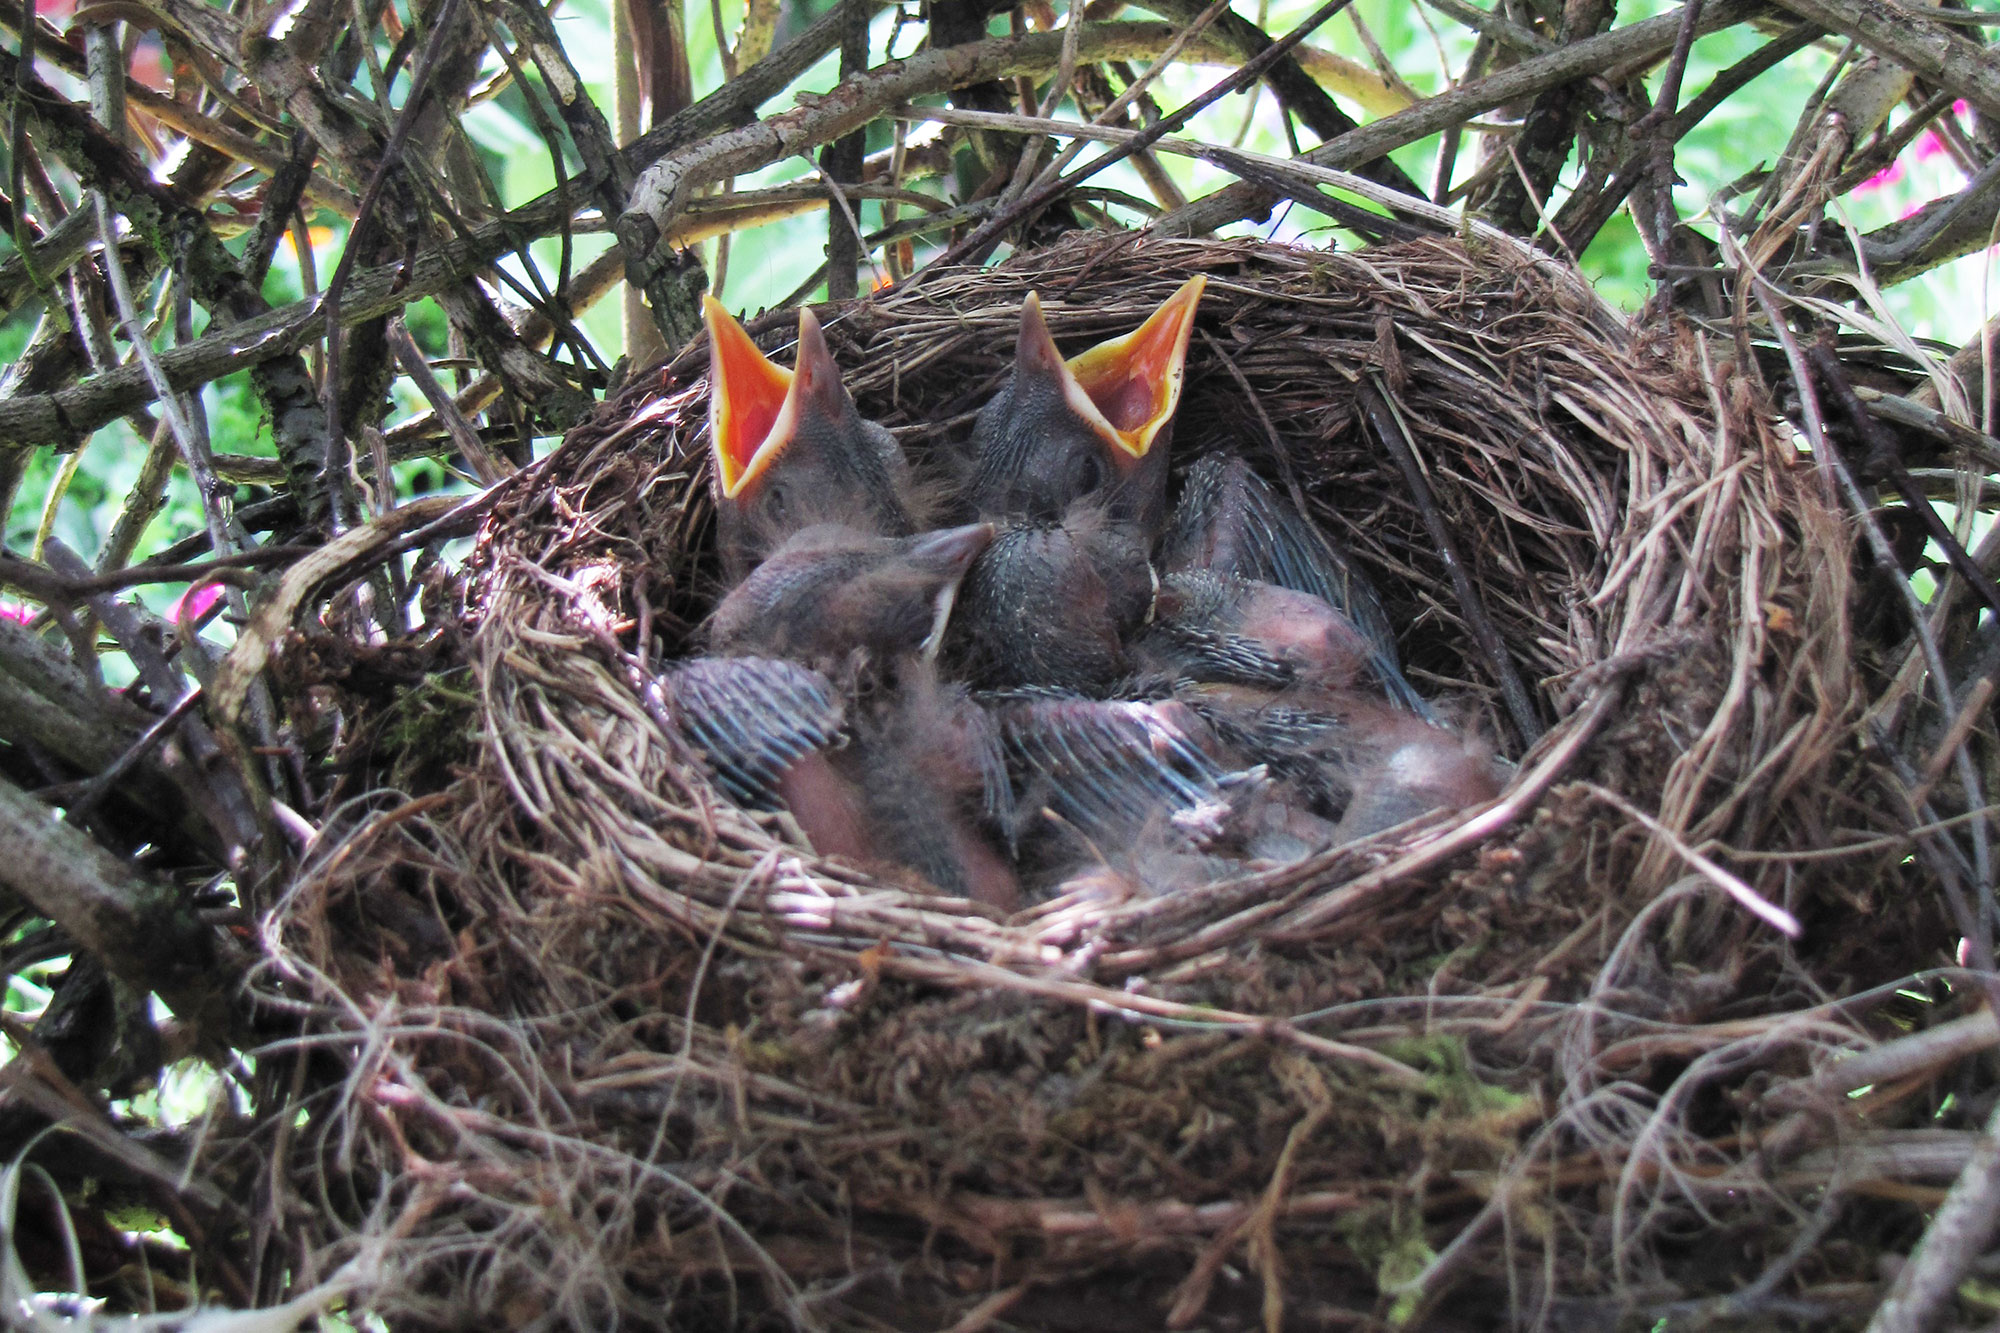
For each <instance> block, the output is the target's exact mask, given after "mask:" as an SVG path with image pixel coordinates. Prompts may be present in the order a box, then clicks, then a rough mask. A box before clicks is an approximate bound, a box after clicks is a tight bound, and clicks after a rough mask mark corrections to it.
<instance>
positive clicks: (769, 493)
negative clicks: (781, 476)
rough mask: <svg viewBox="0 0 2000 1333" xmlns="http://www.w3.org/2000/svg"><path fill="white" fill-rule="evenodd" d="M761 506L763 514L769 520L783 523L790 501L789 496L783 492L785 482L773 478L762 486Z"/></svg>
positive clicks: (790, 504) (788, 510)
mask: <svg viewBox="0 0 2000 1333" xmlns="http://www.w3.org/2000/svg"><path fill="white" fill-rule="evenodd" d="M761 507H762V508H763V510H764V516H765V517H766V518H768V519H769V520H771V522H773V523H783V522H784V521H785V516H786V515H787V514H788V513H789V512H790V510H791V507H792V503H791V497H790V496H789V495H787V494H786V493H785V484H784V483H783V482H781V481H778V480H776V479H773V480H772V481H771V482H769V483H768V484H767V485H766V486H765V487H764V495H763V503H762V506H761Z"/></svg>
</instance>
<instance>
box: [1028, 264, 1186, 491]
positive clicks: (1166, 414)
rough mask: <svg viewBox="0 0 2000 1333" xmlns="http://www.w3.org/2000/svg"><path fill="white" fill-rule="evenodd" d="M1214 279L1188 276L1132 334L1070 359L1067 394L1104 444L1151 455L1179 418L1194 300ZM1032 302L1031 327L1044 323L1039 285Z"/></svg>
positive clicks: (1135, 455)
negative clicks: (1156, 441) (1163, 430)
mask: <svg viewBox="0 0 2000 1333" xmlns="http://www.w3.org/2000/svg"><path fill="white" fill-rule="evenodd" d="M1207 286H1208V279H1207V277H1206V276H1203V275H1200V274H1197V275H1196V276H1194V277H1192V278H1189V279H1188V280H1187V281H1186V282H1184V283H1182V284H1181V288H1180V290H1179V291H1177V292H1175V293H1174V294H1173V295H1172V296H1169V297H1168V298H1167V299H1166V303H1165V304H1163V305H1162V306H1161V307H1160V308H1159V309H1158V310H1155V311H1154V312H1153V313H1152V315H1151V316H1149V317H1148V318H1147V320H1146V322H1145V323H1144V324H1141V325H1140V326H1139V327H1138V328H1136V329H1134V330H1133V331H1132V332H1131V333H1128V334H1126V335H1125V336H1124V337H1122V338H1113V339H1111V340H1110V341H1109V342H1101V343H1099V344H1097V346H1095V347H1093V348H1091V349H1090V350H1089V351H1087V352H1084V353H1081V354H1080V355H1077V356H1073V357H1071V358H1070V359H1069V360H1068V361H1067V362H1065V363H1064V369H1065V370H1066V371H1067V372H1068V373H1067V374H1066V375H1065V376H1064V380H1065V383H1064V394H1065V396H1066V397H1067V399H1068V401H1069V405H1070V407H1071V408H1072V409H1074V410H1075V412H1076V414H1077V415H1078V416H1080V417H1082V418H1083V419H1084V420H1085V421H1087V422H1089V423H1090V425H1091V426H1092V427H1093V428H1094V429H1095V430H1096V431H1097V433H1098V434H1099V435H1100V436H1102V437H1103V439H1104V442H1105V444H1107V445H1109V446H1111V447H1112V448H1115V449H1117V450H1119V451H1121V452H1123V453H1124V454H1126V455H1127V456H1129V457H1131V458H1134V459H1139V458H1144V457H1145V456H1146V451H1147V450H1148V449H1150V448H1152V446H1153V438H1154V437H1155V436H1157V435H1158V434H1159V433H1160V430H1161V428H1162V427H1164V426H1165V425H1166V424H1167V423H1168V422H1169V421H1172V420H1173V418H1174V409H1175V408H1177V407H1179V406H1180V401H1181V380H1182V378H1183V376H1184V373H1185V369H1186V365H1187V348H1188V338H1189V337H1190V336H1192V334H1193V333H1194V312H1195V307H1196V306H1198V305H1199V304H1200V303H1201V294H1202V290H1203V289H1204V288H1206V287H1207ZM1028 305H1029V311H1028V312H1025V313H1024V317H1023V325H1024V327H1025V326H1026V325H1027V324H1030V323H1032V324H1035V325H1040V324H1041V301H1040V299H1039V298H1038V297H1036V296H1035V294H1034V293H1032V292H1030V293H1029V294H1028ZM1044 328H1045V326H1044ZM1024 336H1025V335H1024ZM1044 336H1046V331H1045V332H1044Z"/></svg>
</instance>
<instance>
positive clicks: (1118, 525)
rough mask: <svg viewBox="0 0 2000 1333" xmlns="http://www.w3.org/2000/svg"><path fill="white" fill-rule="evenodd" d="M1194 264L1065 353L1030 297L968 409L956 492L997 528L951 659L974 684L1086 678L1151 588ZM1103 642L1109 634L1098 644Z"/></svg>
mask: <svg viewBox="0 0 2000 1333" xmlns="http://www.w3.org/2000/svg"><path fill="white" fill-rule="evenodd" d="M1204 283H1205V279H1203V278H1200V277H1196V278H1193V279H1191V280H1189V281H1188V282H1187V283H1186V284H1185V285H1183V286H1182V287H1181V289H1180V290H1179V291H1177V292H1175V293H1174V295H1173V296H1171V297H1169V298H1168V300H1167V301H1166V303H1165V304H1164V305H1162V306H1161V307H1160V308H1159V309H1158V310H1156V311H1155V312H1154V313H1153V315H1152V316H1151V317H1150V318H1148V319H1147V320H1146V322H1145V323H1144V324H1142V325H1141V326H1140V327H1139V328H1138V329H1136V330H1135V331H1133V332H1132V333H1130V334H1128V335H1126V336H1124V337H1122V338H1115V339H1112V340H1111V341H1109V342H1104V343H1100V344H1098V345H1097V346H1096V347H1093V348H1091V349H1090V350H1088V351H1086V352H1084V353H1082V354H1080V355H1078V356H1075V357H1072V358H1070V359H1068V360H1064V359H1063V357H1062V354H1061V353H1060V352H1059V351H1057V350H1056V345H1055V340H1054V339H1053V338H1052V337H1051V336H1050V334H1049V329H1048V325H1047V323H1046V322H1045V321H1044V320H1043V318H1042V310H1041V303H1040V301H1039V300H1038V299H1037V298H1036V297H1035V296H1034V295H1033V294H1032V293H1031V294H1030V295H1029V297H1028V299H1027V301H1026V303H1025V304H1024V305H1023V307H1022V311H1021V331H1020V336H1019V338H1018V340H1017V343H1016V346H1015V353H1014V372H1013V375H1012V377H1011V378H1010V379H1009V380H1008V382H1007V383H1006V385H1004V386H1003V387H1002V388H1001V390H1000V392H999V393H998V394H997V395H996V396H995V397H994V399H993V401H992V402H990V403H988V404H987V405H986V407H985V408H984V409H982V410H981V411H980V413H979V417H978V420H977V421H976V422H975V423H974V426H973V432H972V440H971V448H972V454H973V457H972V466H971V475H970V479H969V483H968V487H967V498H968V500H969V501H970V503H971V504H972V506H973V507H974V508H975V509H976V510H977V511H978V513H979V514H980V515H981V516H982V517H988V518H992V519H994V520H995V521H996V522H998V523H999V524H1000V525H1001V527H1002V531H1001V534H1000V536H999V537H998V538H996V539H995V541H994V544H993V547H992V549H991V550H990V551H989V552H988V553H987V555H986V556H985V557H984V558H982V559H981V560H980V561H979V563H978V564H977V565H975V566H974V567H973V570H972V573H971V574H970V575H969V576H968V577H967V579H966V586H965V590H964V596H963V599H962V602H961V612H960V620H959V632H958V634H957V637H956V643H955V648H956V650H957V651H956V658H957V660H958V661H959V662H960V663H961V664H962V666H963V667H964V669H965V670H966V671H967V672H968V673H969V674H970V675H971V677H972V678H973V679H974V680H975V681H977V682H978V683H980V684H982V685H987V686H992V687H1012V686H1019V685H1052V686H1058V687H1061V688H1066V689H1077V690H1095V689H1101V688H1103V687H1104V686H1106V685H1108V684H1110V682H1111V681H1112V680H1114V679H1115V678H1116V677H1117V676H1119V675H1120V674H1122V673H1123V671H1124V669H1125V663H1124V659H1123V655H1122V652H1121V651H1120V650H1119V649H1118V647H1117V645H1118V644H1119V643H1120V641H1121V640H1122V639H1123V637H1124V636H1125V635H1126V634H1127V633H1128V632H1129V631H1131V630H1132V629H1133V628H1135V627H1136V626H1137V625H1138V624H1140V623H1141V622H1142V621H1143V620H1144V619H1145V616H1146V613H1147V611H1148V610H1149V608H1150V606H1151V603H1152V594H1153V588H1154V578H1153V570H1152V565H1151V562H1150V560H1149V555H1150V552H1151V549H1152V544H1153V541H1154V539H1155V537H1157V535H1158V533H1159V527H1160V524H1161V522H1162V521H1164V518H1165V514H1166V476H1167V472H1166V459H1167V442H1168V438H1169V436H1170V435H1171V431H1172V425H1173V415H1174V411H1175V409H1176V408H1177V407H1178V406H1179V403H1180V393H1181V381H1182V377H1183V373H1184V366H1185V361H1186V356H1187V346H1188V339H1189V337H1190V335H1191V333H1192V330H1193V327H1194V313H1195V308H1196V305H1197V303H1198V302H1199V301H1200V299H1201V292H1202V288H1203V286H1204ZM1107 645H1108V647H1107Z"/></svg>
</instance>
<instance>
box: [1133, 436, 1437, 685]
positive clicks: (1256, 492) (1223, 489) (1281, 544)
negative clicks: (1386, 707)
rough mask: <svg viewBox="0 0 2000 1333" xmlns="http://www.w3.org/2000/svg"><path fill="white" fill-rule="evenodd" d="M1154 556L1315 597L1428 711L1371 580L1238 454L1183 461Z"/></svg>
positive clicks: (1376, 670)
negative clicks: (1175, 498) (1401, 662)
mask: <svg viewBox="0 0 2000 1333" xmlns="http://www.w3.org/2000/svg"><path fill="white" fill-rule="evenodd" d="M1160 563H1161V565H1162V567H1163V568H1165V569H1167V570H1168V571H1170V572H1182V571H1190V570H1208V571H1210V572H1212V573H1215V574H1220V575H1228V576H1234V577H1236V578H1240V579H1247V580H1251V581H1253V582H1257V583H1266V584H1272V585H1275V586H1277V587H1280V588H1289V589H1291V590H1293V591H1295V592H1300V593H1305V594H1309V595H1311V596H1313V597H1317V598H1319V599H1320V600H1321V601H1322V602H1323V603H1325V604H1326V605H1327V606H1329V607H1331V608H1332V609H1333V610H1334V611H1335V612H1337V613H1338V614H1340V615H1341V616H1342V617H1344V618H1345V619H1346V621H1347V623H1348V624H1350V625H1352V626H1353V627H1354V628H1355V629H1356V630H1357V631H1359V633H1360V635H1361V637H1362V639H1363V640H1364V641H1365V642H1366V643H1367V645H1368V649H1369V654H1368V667H1369V671H1370V673H1371V674H1372V675H1373V677H1374V680H1375V683H1376V684H1377V685H1378V686H1380V687H1381V688H1382V690H1383V691H1384V692H1385V693H1387V694H1388V696H1389V697H1390V698H1391V699H1393V700H1395V701H1396V702H1397V703H1398V704H1399V705H1401V706H1402V707H1405V708H1408V709H1410V710H1411V711H1412V712H1415V713H1417V714H1418V715H1419V716H1423V717H1430V716H1431V715H1432V714H1431V710H1430V706H1429V704H1427V703H1425V701H1424V699H1423V697H1422V696H1421V695H1419V694H1418V693H1417V692H1416V691H1415V690H1414V689H1412V688H1411V686H1410V683H1409V681H1408V680H1407V679H1405V678H1404V676H1403V673H1402V669H1401V668H1400V667H1399V666H1398V664H1397V657H1396V635H1395V630H1394V627H1393V626H1391V625H1390V623H1389V617H1388V614H1387V613H1386V612H1385V611H1383V609H1382V602H1381V599H1380V598H1379V597H1378V596H1377V595H1376V592H1375V589H1374V588H1373V586H1371V585H1370V584H1369V582H1368V580H1367V578H1366V577H1365V576H1364V575H1363V574H1362V573H1361V571H1360V570H1359V569H1358V568H1357V567H1356V566H1355V564H1354V562H1353V560H1352V559H1351V558H1350V557H1348V556H1347V555H1345V554H1344V553H1343V552H1341V551H1340V550H1339V549H1338V548H1337V547H1335V546H1334V544H1333V543H1332V542H1331V541H1330V540H1328V539H1327V538H1326V537H1325V536H1324V535H1323V534H1322V533H1321V532H1320V531H1319V529H1317V528H1316V527H1314V526H1313V525H1312V524H1311V523H1309V522H1307V521H1306V519H1305V516H1304V515H1302V514H1300V513H1299V512H1298V510H1296V509H1294V508H1293V507H1292V506H1291V504H1290V503H1289V502H1287V501H1286V500H1285V499H1284V498H1283V497H1282V496H1280V495H1279V494H1278V493H1277V492H1276V491H1274V490H1272V489H1271V487H1270V486H1269V485H1268V484H1267V483H1266V482H1265V481H1264V479H1263V478H1262V477H1259V476H1258V475H1257V474H1256V473H1255V472H1254V471H1252V470H1251V468H1250V465H1249V464H1248V463H1245V462H1244V461H1243V460H1242V459H1241V458H1236V457H1229V456H1224V455H1221V454H1208V455H1205V456H1204V457H1202V458H1200V459H1198V460H1196V462H1195V463H1194V464H1193V465H1192V466H1191V467H1189V468H1188V470H1187V475H1186V477H1185V478H1184V479H1183V481H1182V486H1181V498H1180V502H1179V503H1178V504H1176V505H1175V506H1174V512H1173V517H1172V519H1171V520H1170V521H1169V523H1168V525H1167V531H1166V534H1165V536H1164V538H1163V539H1162V541H1161V544H1160Z"/></svg>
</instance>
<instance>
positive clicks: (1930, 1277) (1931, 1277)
mask: <svg viewBox="0 0 2000 1333" xmlns="http://www.w3.org/2000/svg"><path fill="white" fill-rule="evenodd" d="M1996 1223H2000V1108H1995V1110H1994V1111H1993V1114H1992V1115H1991V1116H1989V1117H1988V1118H1987V1121H1986V1129H1985V1132H1984V1133H1982V1134H1981V1135H1980V1136H1979V1142H1978V1143H1977V1144H1976V1145H1974V1147H1973V1150H1972V1160H1971V1161H1969V1162H1967V1163H1966V1164H1965V1170H1963V1171H1961V1172H1959V1175H1958V1179H1957V1180H1956V1181H1954V1182H1953V1183H1952V1187H1951V1191H1950V1193H1948V1194H1946V1195H1945V1198H1944V1203H1943V1204H1942V1205H1940V1206H1939V1208H1938V1210H1937V1213H1936V1214H1935V1215H1934V1216H1932V1218H1931V1223H1930V1225H1929V1226H1928V1227H1926V1228H1924V1238H1923V1240H1922V1241H1920V1242H1918V1244H1917V1249H1916V1252H1915V1253H1914V1254H1912V1255H1911V1256H1910V1259H1909V1262H1908V1263H1906V1264H1904V1265H1903V1266H1902V1268H1901V1269H1900V1270H1898V1271H1897V1273H1896V1277H1895V1280H1894V1281H1893V1282H1891V1283H1890V1284H1889V1294H1888V1295H1887V1296H1885V1297H1883V1299H1882V1304H1881V1305H1880V1306H1878V1307H1876V1310H1875V1317H1874V1318H1873V1319H1871V1320H1869V1321H1868V1333H1921V1331H1922V1330H1924V1329H1929V1328H1932V1327H1935V1320H1936V1316H1937V1314H1938V1311H1939V1310H1940V1309H1941V1308H1942V1307H1943V1306H1944V1303H1945V1302H1946V1301H1948V1300H1950V1299H1951V1295H1952V1293H1953V1292H1954V1291H1955V1290H1957V1288H1958V1283H1959V1279H1960V1278H1961V1277H1963V1276H1964V1275H1965V1271H1966V1269H1968V1268H1970V1267H1971V1265H1972V1261H1973V1260H1975V1259H1977V1258H1978V1257H1979V1256H1980V1255H1981V1254H1982V1253H1984V1252H1985V1249H1986V1243H1987V1241H1989V1240H1990V1239H1992V1237H1993V1231H1994V1227H1995V1224H1996Z"/></svg>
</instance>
